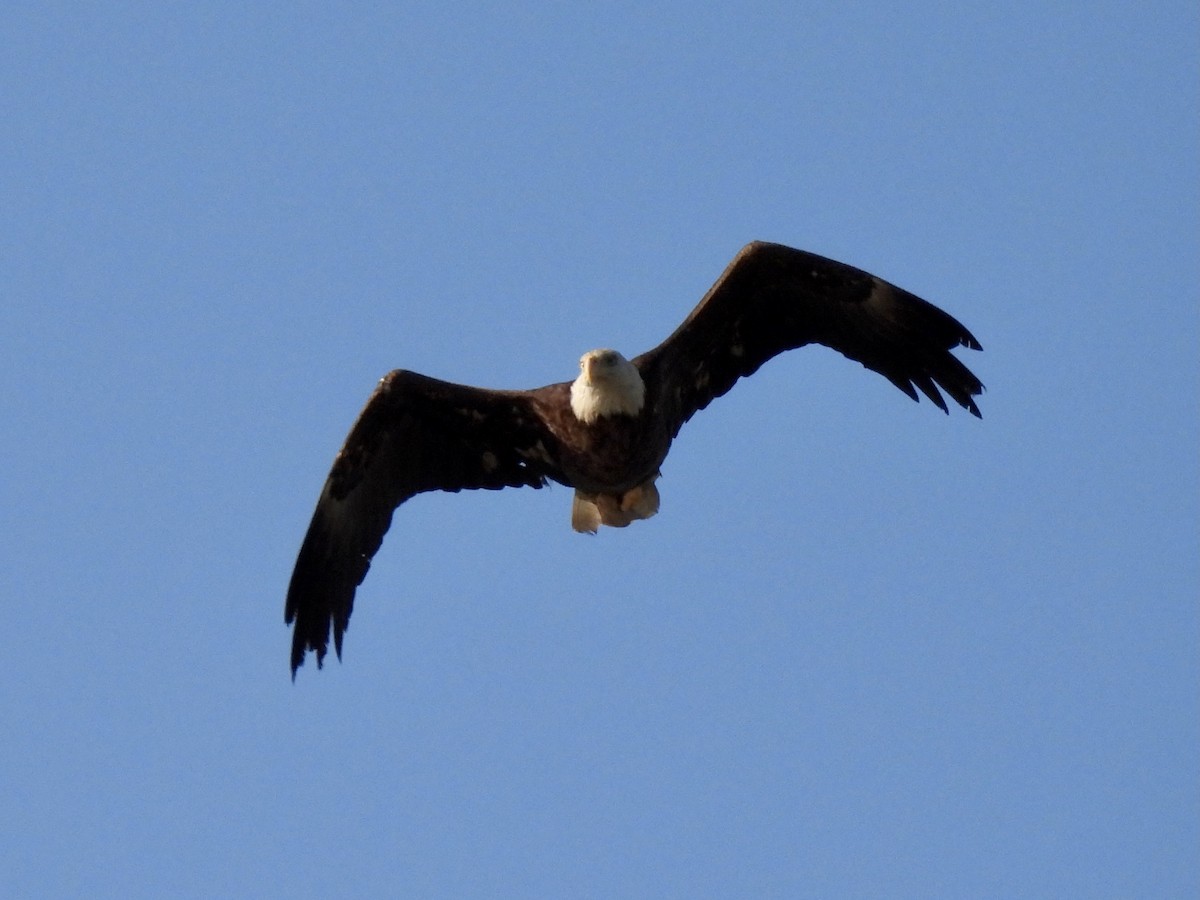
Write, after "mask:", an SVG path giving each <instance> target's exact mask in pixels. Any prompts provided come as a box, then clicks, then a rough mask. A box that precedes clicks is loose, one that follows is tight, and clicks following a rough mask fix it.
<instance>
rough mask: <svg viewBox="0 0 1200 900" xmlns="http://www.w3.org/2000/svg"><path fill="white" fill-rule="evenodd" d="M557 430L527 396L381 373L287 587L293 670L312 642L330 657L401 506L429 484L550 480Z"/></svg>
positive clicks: (445, 487) (320, 655) (493, 485)
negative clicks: (330, 648) (331, 647)
mask: <svg viewBox="0 0 1200 900" xmlns="http://www.w3.org/2000/svg"><path fill="white" fill-rule="evenodd" d="M553 447H554V444H553V438H552V437H551V435H550V434H549V432H547V431H546V430H545V428H544V427H543V425H542V422H541V420H540V419H539V418H538V416H537V415H536V413H535V412H534V410H533V406H532V403H531V402H530V397H529V395H528V394H526V393H524V392H520V391H486V390H481V389H478V388H471V387H466V386H464V385H457V384H451V383H449V382H445V381H438V380H437V379H434V378H428V377H426V376H424V375H418V374H416V373H414V372H405V371H396V372H392V373H391V374H390V375H387V376H386V377H385V378H383V380H382V381H380V383H379V386H378V387H377V388H376V389H375V392H374V393H373V394H372V395H371V398H370V400H368V401H367V405H366V407H365V408H364V409H363V411H362V413H361V414H360V415H359V417H358V420H357V421H356V422H355V423H354V426H353V428H351V430H350V434H349V436H348V437H347V438H346V443H345V446H343V448H342V450H341V452H340V453H338V455H337V458H336V459H335V460H334V463H333V469H332V471H331V472H330V473H329V477H328V479H327V480H326V482H325V487H324V489H323V490H322V491H321V497H320V500H319V501H318V503H317V509H316V512H315V513H314V514H313V518H312V522H311V524H310V525H309V527H308V533H307V535H306V536H305V538H304V543H303V544H302V545H301V548H300V555H299V558H298V559H297V560H296V568H295V570H294V571H293V573H292V580H291V584H290V586H289V587H288V596H287V604H286V608H285V612H284V619H285V621H286V622H287V623H289V624H290V623H292V622H293V621H294V622H295V631H294V632H293V635H292V659H291V664H292V676H293V677H295V673H296V669H297V668H298V667H299V666H300V664H301V663H302V662H303V661H304V657H305V654H306V653H307V652H308V651H309V650H314V651H316V654H317V665H318V666H320V665H321V663H322V662H323V661H324V658H325V653H326V650H327V648H328V644H329V631H330V626H331V625H332V627H333V641H334V647H335V649H336V651H337V654H338V656H339V657H340V656H341V653H342V635H343V634H344V633H345V631H346V626H347V624H348V622H349V621H350V612H351V610H352V608H353V605H354V592H355V589H356V588H357V587H358V585H360V584H361V583H362V581H363V579H364V578H365V577H366V574H367V569H368V568H369V567H370V565H371V558H372V557H373V556H374V555H375V552H376V551H377V550H378V549H379V546H380V543H381V542H382V541H383V536H384V533H385V532H387V530H388V526H389V525H390V524H391V521H392V513H393V511H394V510H395V509H396V507H397V506H399V505H400V504H401V503H403V502H404V501H405V500H407V499H409V498H410V497H413V496H415V495H416V494H419V493H422V492H424V491H433V490H442V491H460V490H465V489H472V488H485V489H497V488H503V487H521V486H529V487H535V488H536V487H541V486H543V485H544V484H545V483H546V479H547V478H553V477H556V476H557V475H558V472H557V469H556V467H555V465H554V460H553Z"/></svg>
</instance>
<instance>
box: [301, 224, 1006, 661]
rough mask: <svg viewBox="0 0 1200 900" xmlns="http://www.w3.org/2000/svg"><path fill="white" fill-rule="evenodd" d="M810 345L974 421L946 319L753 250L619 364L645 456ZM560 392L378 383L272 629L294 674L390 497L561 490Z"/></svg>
mask: <svg viewBox="0 0 1200 900" xmlns="http://www.w3.org/2000/svg"><path fill="white" fill-rule="evenodd" d="M810 343H819V344H824V345H826V346H827V347H832V348H833V349H834V350H837V351H838V352H840V353H842V354H843V355H845V356H847V357H848V358H850V359H853V360H857V361H858V362H860V363H862V364H863V365H864V366H866V367H867V368H869V369H873V370H874V371H876V372H879V373H880V374H881V375H883V376H884V377H885V378H887V379H888V380H889V381H891V382H892V384H894V385H896V387H898V388H899V389H900V390H902V391H904V393H906V394H908V396H910V397H912V398H913V399H914V400H916V399H918V396H919V393H920V394H924V395H925V396H926V397H928V398H929V399H930V400H932V401H933V402H934V403H935V404H937V406H939V407H940V408H941V409H942V410H946V409H947V406H946V401H945V400H944V399H943V397H942V392H943V391H944V392H945V393H946V394H948V395H949V396H950V398H951V399H953V400H954V401H955V402H956V403H958V404H959V405H960V406H962V407H964V408H965V409H967V410H969V411H970V412H971V413H973V414H974V415H976V416H978V415H979V408H978V407H977V406H976V405H975V401H974V398H975V397H976V396H978V395H979V394H980V393H982V391H983V385H982V384H981V383H980V381H979V379H978V378H976V377H975V375H974V374H972V373H971V371H970V370H969V369H967V367H966V366H964V365H963V364H962V363H961V362H959V361H958V359H956V358H955V357H954V355H953V354H952V353H951V351H952V350H953V349H955V348H956V347H960V346H961V347H968V348H971V349H974V350H978V349H980V346H979V342H978V341H977V340H975V338H974V337H973V336H972V335H971V333H970V332H969V331H967V329H966V328H964V327H963V326H962V325H961V324H960V323H959V322H958V321H956V320H955V319H954V318H953V317H951V316H949V315H947V314H946V313H944V312H942V311H941V310H940V309H938V308H937V307H935V306H932V305H930V304H929V303H926V302H925V301H924V300H921V299H920V298H919V297H916V296H914V295H913V294H910V293H908V292H907V291H903V290H901V289H900V288H897V287H895V286H893V285H890V284H888V283H887V282H884V281H881V280H879V279H878V278H875V277H874V276H872V275H870V274H868V273H866V272H863V271H861V270H859V269H855V268H853V267H851V266H847V265H844V264H842V263H839V262H834V261H833V260H830V259H825V258H824V257H820V256H816V255H815V254H812V253H805V252H803V251H800V250H793V249H791V248H789V247H784V246H781V245H779V244H766V243H753V244H749V245H747V246H746V247H745V248H744V249H743V250H742V251H741V252H740V253H739V254H738V255H737V256H736V257H735V258H734V260H733V262H731V263H730V264H729V266H728V268H726V270H725V272H724V274H722V276H721V277H720V279H718V281H717V283H716V284H715V285H713V287H712V288H711V289H710V290H709V292H708V293H707V294H706V295H705V296H704V298H703V299H702V300H701V301H700V303H699V305H698V306H697V307H696V308H695V309H694V310H693V311H692V313H691V314H690V315H689V316H688V317H687V319H685V320H684V322H683V324H681V325H680V326H679V328H678V329H676V331H675V333H674V334H672V335H671V336H670V337H669V338H667V339H666V340H665V341H663V343H661V344H660V345H659V346H657V347H655V348H654V349H653V350H651V351H649V352H648V353H644V354H642V355H641V356H639V357H637V358H636V359H634V360H633V362H634V363H635V364H636V365H637V366H638V368H639V370H640V371H641V373H642V378H643V380H644V381H645V383H646V390H647V403H648V407H649V408H648V410H647V412H648V413H649V414H650V415H652V416H654V417H655V419H654V421H655V422H656V423H657V425H658V428H657V429H656V430H655V432H654V433H656V434H658V435H659V438H658V439H660V440H661V441H662V445H661V447H659V448H658V449H659V450H661V452H663V453H665V452H666V447H667V446H669V444H670V441H671V438H672V437H673V436H674V435H676V434H677V433H678V432H679V429H680V428H681V427H682V426H683V424H684V423H685V422H686V421H687V420H688V419H690V418H691V417H692V415H693V414H695V412H696V411H697V410H701V409H704V407H706V406H707V405H708V404H709V403H710V402H712V400H713V399H714V398H716V397H720V396H721V395H722V394H724V393H725V392H726V391H728V390H729V389H730V388H731V387H733V385H734V383H735V382H736V381H737V380H738V379H739V378H741V377H744V376H746V375H750V374H752V373H753V372H755V371H756V370H757V369H758V368H759V367H760V366H762V365H763V363H765V362H766V361H767V360H769V359H771V358H772V357H774V356H776V355H778V354H779V353H782V352H784V351H785V350H790V349H794V348H796V347H802V346H804V345H805V344H810ZM567 387H568V386H567V385H565V384H560V385H551V386H549V387H547V388H543V389H540V390H538V391H528V392H524V391H488V390H482V389H479V388H472V387H467V386H464V385H457V384H451V383H449V382H444V381H438V380H436V379H433V378H427V377H425V376H423V375H417V374H415V373H412V372H404V371H396V372H392V373H391V374H390V375H388V376H387V377H385V378H384V379H383V380H382V381H381V382H380V384H379V387H378V388H377V389H376V390H375V392H374V394H372V395H371V398H370V400H369V401H368V402H367V405H366V407H365V408H364V409H363V411H362V413H361V415H360V416H359V418H358V420H357V421H356V422H355V424H354V427H353V428H352V429H351V431H350V435H349V437H348V438H347V439H346V444H345V446H344V447H343V448H342V450H341V452H340V453H339V454H338V456H337V459H336V460H335V461H334V464H333V470H332V471H331V472H330V474H329V478H328V480H327V481H326V483H325V487H324V489H323V490H322V492H321V497H320V500H319V501H318V503H317V509H316V512H315V513H314V514H313V518H312V523H311V524H310V525H309V528H308V533H307V535H306V536H305V538H304V543H303V545H302V546H301V548H300V556H299V558H298V559H297V561H296V568H295V571H294V572H293V574H292V581H291V584H290V586H289V588H288V597H287V606H286V610H285V619H286V621H287V622H288V623H292V622H294V623H295V631H294V633H293V636H292V658H291V664H292V677H293V678H295V675H296V669H297V668H298V667H299V666H300V664H301V663H302V662H303V661H304V657H305V655H306V654H307V653H308V651H309V650H313V651H315V652H316V654H317V665H318V666H319V665H321V663H322V662H323V661H324V658H325V654H326V651H327V649H328V644H329V632H330V627H331V626H332V630H333V642H334V647H335V649H336V651H337V654H338V656H339V657H340V656H341V653H342V636H343V635H344V634H345V631H346V626H347V624H348V622H349V620H350V612H351V609H352V608H353V604H354V592H355V589H356V588H357V587H358V585H359V584H361V583H362V580H363V578H364V577H365V576H366V574H367V569H368V567H369V566H370V564H371V558H372V557H373V556H374V555H375V552H376V551H377V550H378V549H379V545H380V543H381V541H382V540H383V535H384V533H385V532H386V531H387V529H388V526H389V525H390V524H391V520H392V513H393V511H394V510H395V509H396V507H397V506H399V505H400V504H401V503H403V502H404V501H405V500H407V499H408V498H410V497H412V496H414V495H415V494H418V493H421V492H423V491H433V490H443V491H460V490H464V489H469V488H487V489H495V488H502V487H518V486H522V485H525V486H530V487H541V486H542V485H544V484H545V483H546V480H547V479H548V478H549V479H553V480H556V481H560V482H563V483H569V478H567V477H566V476H564V473H563V471H562V465H563V460H564V458H565V457H564V455H563V454H564V453H565V452H566V451H568V450H569V449H570V448H569V447H565V446H563V445H560V443H559V442H558V439H556V438H555V436H554V435H555V432H556V431H557V432H560V433H561V434H563V435H566V436H567V437H564V438H562V440H564V441H566V442H567V443H569V442H570V440H571V438H570V436H569V435H570V433H571V431H570V429H569V428H567V429H565V430H564V428H563V427H562V426H563V425H564V421H563V420H564V417H565V418H566V419H570V422H574V420H573V418H571V414H570V411H569V407H568V406H567V402H568V401H567V396H568V394H569V391H568V390H567ZM543 417H545V418H543ZM570 422H568V424H570ZM556 423H557V426H558V427H557V428H551V427H548V424H549V425H555V424H556ZM576 424H577V423H576ZM648 433H649V432H648ZM650 449H651V450H654V449H655V448H650ZM660 458H661V457H660Z"/></svg>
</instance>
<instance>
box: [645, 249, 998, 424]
mask: <svg viewBox="0 0 1200 900" xmlns="http://www.w3.org/2000/svg"><path fill="white" fill-rule="evenodd" d="M812 343H817V344H824V345H825V346H827V347H832V348H833V349H834V350H837V351H838V352H839V353H841V354H843V355H844V356H846V357H848V358H850V359H853V360H857V361H858V362H860V363H862V364H863V365H864V366H866V367H867V368H868V369H873V370H875V371H876V372H878V373H879V374H881V375H883V376H884V377H885V378H887V379H888V380H889V381H890V382H892V384H894V385H896V387H898V388H900V390H902V391H904V393H906V394H908V396H910V397H912V398H913V399H914V400H916V399H917V398H918V395H917V391H918V390H919V391H920V392H921V393H923V394H924V395H925V396H926V397H928V398H929V399H930V400H932V401H933V402H934V403H935V404H937V406H938V407H940V408H941V409H942V410H943V411H948V410H947V408H946V401H945V400H944V399H943V398H942V395H941V393H940V392H939V390H938V388H941V390H942V391H945V392H946V393H947V394H949V395H950V397H951V398H952V399H953V400H954V401H955V402H956V403H958V404H959V405H960V406H962V407H963V408H964V409H967V410H969V411H970V412H971V413H973V414H974V415H976V416H978V415H979V408H978V407H977V406H976V405H975V401H974V400H973V399H972V398H974V397H976V396H978V395H979V394H980V393H982V392H983V385H982V384H981V383H980V381H979V379H978V378H976V377H975V375H974V374H972V373H971V371H970V370H969V369H968V368H967V367H966V366H964V365H963V364H962V363H961V362H959V361H958V359H956V358H955V357H954V356H953V354H951V352H950V351H951V350H952V349H954V348H955V347H959V346H962V347H969V348H971V349H973V350H980V349H982V348H981V347H980V346H979V342H978V341H977V340H975V338H974V337H973V336H972V334H971V333H970V332H969V331H967V329H966V328H964V327H963V326H962V325H961V324H960V323H959V322H958V321H957V320H955V319H954V318H953V317H951V316H950V315H948V314H946V313H944V312H942V311H941V310H940V309H938V308H937V307H936V306H933V305H932V304H930V303H926V302H925V301H924V300H922V299H921V298H920V297H916V296H914V295H913V294H910V293H908V292H907V291H903V290H901V289H900V288H898V287H895V286H894V285H891V284H888V283H887V282H886V281H882V280H881V279H879V278H876V277H875V276H874V275H870V274H868V273H867V272H863V271H861V270H860V269H855V268H853V267H852V266H848V265H845V264H844V263H839V262H835V261H833V260H831V259H825V258H824V257H821V256H817V255H816V254H813V253H806V252H804V251H802V250H793V249H792V248H790V247H784V246H782V245H780V244H768V243H762V242H756V243H753V244H748V245H747V246H746V247H744V248H743V249H742V251H741V252H740V253H738V255H737V256H736V257H734V260H733V262H731V263H730V264H729V267H728V268H727V269H726V270H725V272H724V274H722V275H721V277H720V279H718V281H717V283H716V284H714V285H713V286H712V288H711V289H710V290H709V292H708V293H707V294H706V295H705V296H704V298H703V299H702V300H701V301H700V303H699V305H697V307H696V308H695V309H694V310H692V313H691V315H689V316H688V317H687V319H685V320H684V322H683V324H682V325H680V326H679V328H677V329H676V330H675V333H674V334H672V335H671V336H670V337H669V338H667V339H666V340H665V341H663V342H662V343H661V344H659V345H658V346H657V347H655V348H654V349H653V350H651V351H649V352H648V353H644V354H642V355H641V356H639V357H637V358H636V359H635V360H633V362H634V363H635V364H636V365H637V366H638V368H639V370H640V371H641V372H642V378H643V380H645V382H646V385H647V390H648V391H649V392H650V393H651V396H652V397H653V398H654V400H655V403H656V405H657V408H658V412H659V414H660V415H663V416H665V417H667V419H668V420H669V421H670V422H671V424H672V433H673V434H678V432H679V429H680V428H681V427H682V426H683V423H684V422H686V421H687V420H688V419H690V418H691V417H692V415H693V414H695V413H696V412H697V411H698V410H701V409H704V407H706V406H708V404H709V403H710V402H712V400H714V399H715V398H717V397H720V396H721V395H722V394H724V393H725V392H727V391H728V390H729V389H730V388H731V387H733V385H734V382H736V381H737V380H738V379H739V378H741V377H743V376H745V375H751V374H753V373H754V372H755V371H757V370H758V368H759V367H760V366H761V365H762V364H763V363H765V362H766V361H767V360H769V359H771V358H772V357H774V356H776V355H778V354H780V353H782V352H784V351H785V350H793V349H795V348H797V347H803V346H804V345H805V344H812Z"/></svg>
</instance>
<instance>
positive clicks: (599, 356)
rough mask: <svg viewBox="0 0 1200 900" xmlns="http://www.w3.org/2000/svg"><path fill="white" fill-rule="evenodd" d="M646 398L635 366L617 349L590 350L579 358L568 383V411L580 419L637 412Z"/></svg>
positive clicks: (591, 420)
mask: <svg viewBox="0 0 1200 900" xmlns="http://www.w3.org/2000/svg"><path fill="white" fill-rule="evenodd" d="M645 402H646V385H645V384H644V383H643V382H642V376H641V374H639V373H638V370H637V366H635V365H634V364H633V363H631V362H630V361H629V360H627V359H626V358H625V357H623V356H622V355H621V354H620V353H618V352H617V351H616V350H589V351H588V352H587V353H585V354H583V356H581V357H580V358H579V377H578V378H576V379H575V381H574V382H573V383H572V384H571V411H572V412H574V413H575V416H576V418H578V419H579V420H580V421H581V422H584V423H588V424H590V423H592V422H595V421H596V420H597V419H598V418H600V417H601V416H615V415H626V416H636V415H637V414H638V413H639V412H641V410H642V404H643V403H645Z"/></svg>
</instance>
